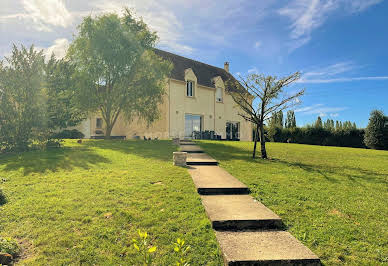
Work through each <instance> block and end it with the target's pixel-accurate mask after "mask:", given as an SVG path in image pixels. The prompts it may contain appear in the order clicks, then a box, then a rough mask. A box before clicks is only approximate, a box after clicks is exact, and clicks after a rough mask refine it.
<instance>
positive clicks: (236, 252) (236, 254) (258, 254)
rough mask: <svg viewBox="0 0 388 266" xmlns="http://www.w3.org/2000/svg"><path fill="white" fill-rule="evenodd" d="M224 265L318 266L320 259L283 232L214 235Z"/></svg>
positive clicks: (222, 233) (223, 232) (224, 232)
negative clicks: (218, 244)
mask: <svg viewBox="0 0 388 266" xmlns="http://www.w3.org/2000/svg"><path fill="white" fill-rule="evenodd" d="M216 236H217V240H218V242H219V243H220V247H221V250H222V253H223V256H224V261H225V265H321V263H320V260H319V258H318V257H317V256H316V255H315V254H314V253H313V252H312V251H311V250H310V249H308V248H307V247H306V246H304V245H303V244H302V243H300V242H299V241H298V240H297V239H296V238H295V237H293V236H292V235H291V234H290V233H288V232H285V231H254V232H226V231H216Z"/></svg>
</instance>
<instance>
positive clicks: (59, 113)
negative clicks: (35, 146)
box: [45, 55, 85, 130]
mask: <svg viewBox="0 0 388 266" xmlns="http://www.w3.org/2000/svg"><path fill="white" fill-rule="evenodd" d="M45 74H46V78H45V79H46V88H45V91H46V94H47V98H48V100H47V113H48V117H49V118H50V119H49V120H48V127H49V128H50V129H52V130H56V129H62V128H67V127H72V126H76V125H77V124H79V123H80V122H81V121H82V120H83V119H85V114H84V113H83V112H82V110H81V109H82V108H79V106H77V99H76V93H75V92H76V87H75V85H76V83H75V80H74V75H75V67H74V65H72V64H70V62H68V61H67V60H64V59H60V60H57V59H56V58H55V56H54V55H52V56H51V58H50V60H49V61H48V62H47V64H46V66H45Z"/></svg>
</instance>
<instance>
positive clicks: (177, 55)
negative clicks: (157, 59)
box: [153, 48, 232, 75]
mask: <svg viewBox="0 0 388 266" xmlns="http://www.w3.org/2000/svg"><path fill="white" fill-rule="evenodd" d="M153 49H155V50H159V51H161V52H164V53H168V54H171V55H174V56H179V57H181V58H184V59H187V60H191V61H194V62H197V63H200V64H203V65H207V66H210V67H215V68H218V69H220V70H223V71H225V72H226V73H228V74H230V73H229V72H228V71H226V70H225V69H224V68H222V67H218V66H213V65H209V64H206V63H204V62H201V61H198V60H195V59H192V58H188V57H185V56H182V55H178V54H174V53H171V52H168V51H165V50H162V49H159V48H153ZM230 75H232V74H230Z"/></svg>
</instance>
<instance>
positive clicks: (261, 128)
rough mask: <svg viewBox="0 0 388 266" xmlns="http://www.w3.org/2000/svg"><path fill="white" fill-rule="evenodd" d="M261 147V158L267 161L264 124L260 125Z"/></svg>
mask: <svg viewBox="0 0 388 266" xmlns="http://www.w3.org/2000/svg"><path fill="white" fill-rule="evenodd" d="M260 146H261V158H263V159H267V150H266V149H265V136H264V124H261V125H260Z"/></svg>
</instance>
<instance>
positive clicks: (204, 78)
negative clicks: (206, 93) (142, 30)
mask: <svg viewBox="0 0 388 266" xmlns="http://www.w3.org/2000/svg"><path fill="white" fill-rule="evenodd" d="M154 51H155V53H156V54H157V55H159V56H161V57H162V58H164V59H166V60H169V61H170V62H172V63H173V64H174V68H173V70H172V72H171V78H173V79H177V80H182V81H184V80H185V70H186V69H188V68H191V69H192V70H193V71H194V74H195V75H196V77H197V82H198V84H200V85H203V86H207V87H213V88H214V84H212V79H213V78H214V77H217V76H221V78H222V80H223V81H224V82H226V81H227V80H229V79H234V77H233V76H232V75H231V74H230V73H228V72H226V71H225V69H223V68H219V67H215V66H211V65H208V64H205V63H201V62H198V61H195V60H193V59H189V58H186V57H183V56H180V55H176V54H173V53H169V52H166V51H163V50H159V49H156V48H155V50H154Z"/></svg>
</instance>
